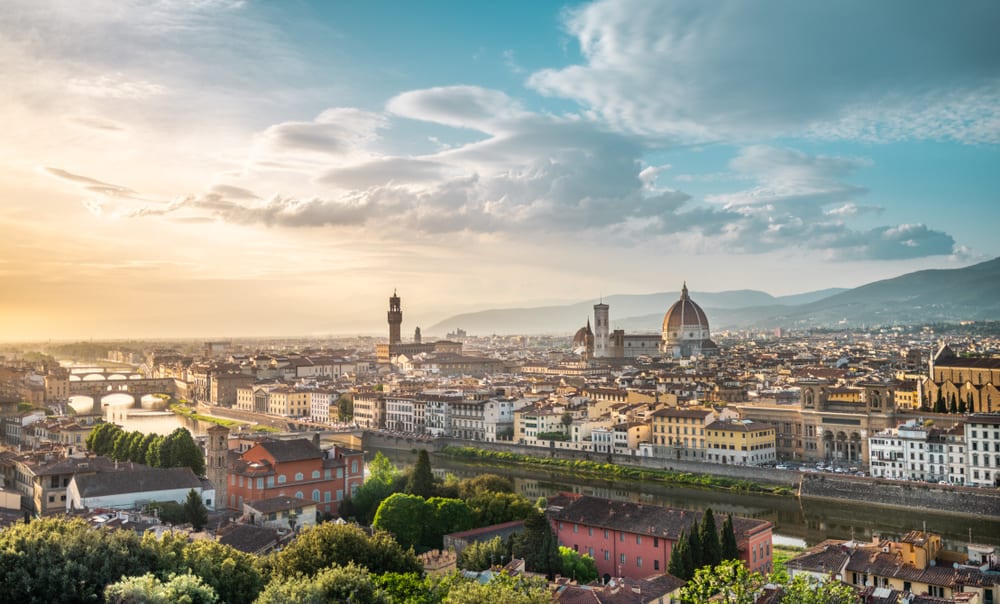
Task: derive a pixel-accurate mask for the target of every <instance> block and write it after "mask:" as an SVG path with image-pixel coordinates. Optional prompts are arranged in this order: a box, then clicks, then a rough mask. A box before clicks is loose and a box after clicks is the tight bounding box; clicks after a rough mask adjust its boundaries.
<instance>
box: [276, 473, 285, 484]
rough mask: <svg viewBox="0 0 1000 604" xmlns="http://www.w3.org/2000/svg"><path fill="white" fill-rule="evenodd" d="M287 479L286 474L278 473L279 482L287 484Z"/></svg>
mask: <svg viewBox="0 0 1000 604" xmlns="http://www.w3.org/2000/svg"><path fill="white" fill-rule="evenodd" d="M285 480H286V478H285V475H284V474H278V484H285Z"/></svg>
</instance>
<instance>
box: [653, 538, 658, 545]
mask: <svg viewBox="0 0 1000 604" xmlns="http://www.w3.org/2000/svg"><path fill="white" fill-rule="evenodd" d="M653 547H660V538H659V537H653Z"/></svg>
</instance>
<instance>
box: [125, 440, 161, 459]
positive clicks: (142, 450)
mask: <svg viewBox="0 0 1000 604" xmlns="http://www.w3.org/2000/svg"><path fill="white" fill-rule="evenodd" d="M157 438H159V437H158V436H157V435H156V434H153V433H152V432H150V433H149V434H146V435H145V436H143V437H142V440H141V441H140V442H139V448H138V449H137V450H136V451H133V453H134V457H133V458H132V461H134V462H135V463H146V458H147V457H148V456H149V448H150V447H151V446H153V442H154V441H156V439H157Z"/></svg>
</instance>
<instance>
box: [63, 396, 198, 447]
mask: <svg viewBox="0 0 1000 604" xmlns="http://www.w3.org/2000/svg"><path fill="white" fill-rule="evenodd" d="M69 404H70V406H71V407H72V408H73V409H74V410H75V411H76V412H77V413H79V414H89V413H95V412H97V410H96V409H95V408H94V400H93V399H92V398H91V397H89V396H72V397H70V401H69ZM101 415H102V416H103V417H104V421H107V422H111V423H114V424H118V425H119V426H121V427H122V429H124V430H126V431H128V432H133V431H139V432H142V433H143V434H160V435H163V436H166V435H167V434H170V433H171V432H173V431H174V430H176V429H177V428H187V429H188V430H190V431H191V433H192V434H195V435H200V434H204V433H205V429H206V428H207V426H201V425H200V424H201V423H202V422H199V421H197V420H191V419H188V418H186V417H181V416H179V415H176V414H174V413H173V412H171V411H168V410H167V402H166V401H164V400H163V399H161V398H159V397H156V396H153V395H149V394H147V395H146V396H143V397H142V400H140V401H139V405H138V406H136V404H135V400H134V399H133V398H132V395H130V394H124V393H117V394H109V395H106V396H104V397H102V398H101Z"/></svg>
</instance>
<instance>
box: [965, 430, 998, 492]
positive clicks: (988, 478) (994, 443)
mask: <svg viewBox="0 0 1000 604" xmlns="http://www.w3.org/2000/svg"><path fill="white" fill-rule="evenodd" d="M965 444H966V460H967V462H966V463H967V469H966V472H965V475H966V483H967V484H971V485H974V486H978V487H996V486H1000V413H976V414H974V415H970V416H969V417H968V418H967V419H966V422H965Z"/></svg>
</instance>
